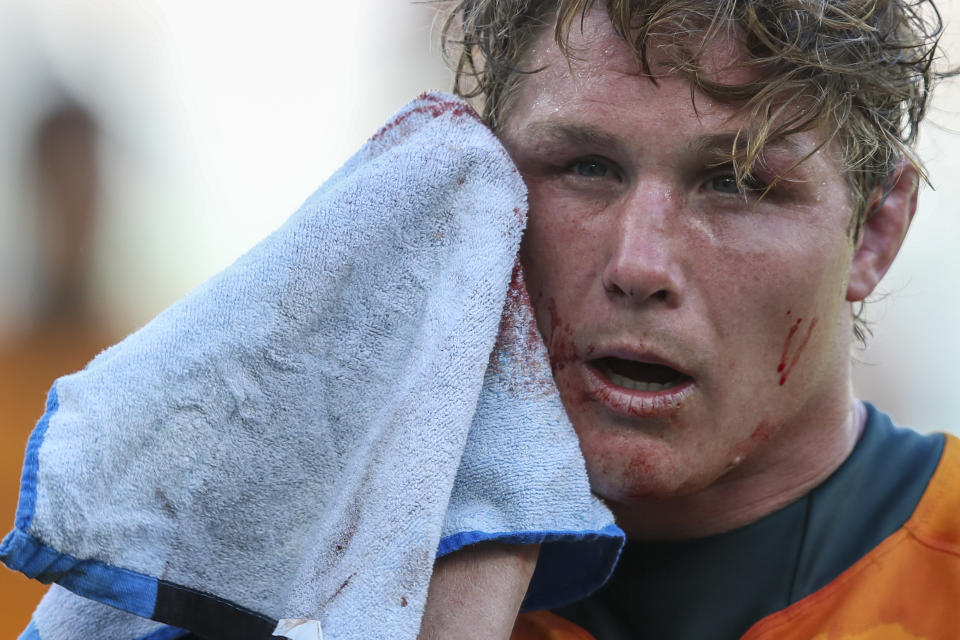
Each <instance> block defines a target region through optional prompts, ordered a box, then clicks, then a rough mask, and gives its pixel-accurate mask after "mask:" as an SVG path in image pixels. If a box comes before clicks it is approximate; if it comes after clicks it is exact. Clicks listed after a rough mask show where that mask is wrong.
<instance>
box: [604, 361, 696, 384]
mask: <svg viewBox="0 0 960 640" xmlns="http://www.w3.org/2000/svg"><path fill="white" fill-rule="evenodd" d="M589 364H590V366H592V367H593V368H594V369H595V370H596V371H597V372H598V373H600V375H602V376H603V377H604V378H606V379H607V380H609V381H610V382H612V383H613V384H615V385H617V386H618V387H623V388H624V389H629V390H631V391H648V392H656V391H666V390H668V389H672V388H674V387H678V386H680V385H682V384H684V383H686V382H689V381H690V380H691V378H690V376H688V375H686V374H684V373H681V372H679V371H677V370H676V369H674V368H672V367H668V366H666V365H662V364H654V363H651V362H637V361H635V360H623V359H621V358H597V359H596V360H591V361H590V362H589Z"/></svg>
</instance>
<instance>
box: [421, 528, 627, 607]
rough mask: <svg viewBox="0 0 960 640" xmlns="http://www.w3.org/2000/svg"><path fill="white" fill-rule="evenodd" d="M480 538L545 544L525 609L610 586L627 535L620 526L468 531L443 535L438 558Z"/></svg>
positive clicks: (567, 601) (566, 600)
mask: <svg viewBox="0 0 960 640" xmlns="http://www.w3.org/2000/svg"><path fill="white" fill-rule="evenodd" d="M478 542H502V543H507V544H540V545H541V547H540V561H539V562H538V563H537V568H536V570H535V571H534V573H533V577H532V578H531V579H530V587H529V588H528V590H527V596H526V598H525V599H524V601H523V605H522V606H521V607H520V611H537V610H540V609H553V608H555V607H559V606H562V605H565V604H570V602H572V601H574V600H575V599H577V598H583V597H585V596H586V595H587V594H588V593H590V592H592V591H595V590H597V589H599V588H600V587H602V586H603V585H604V584H606V582H607V580H609V579H610V576H611V575H612V574H613V569H614V567H615V566H616V564H617V560H618V559H619V558H620V552H621V550H622V549H623V545H624V543H625V542H626V534H625V533H624V532H623V530H622V529H620V527H618V526H617V525H615V524H610V525H607V526H606V527H604V528H603V529H600V530H599V531H583V530H577V531H506V532H504V531H498V532H487V531H463V532H460V533H455V534H453V535H450V536H447V537H445V538H442V539H441V540H440V545H439V547H438V549H437V557H438V558H440V557H442V556H445V555H446V554H448V553H451V552H453V551H456V550H458V549H462V548H463V547H466V546H468V545H471V544H476V543H478ZM571 545H573V546H575V547H576V548H575V549H571V548H570V546H571ZM571 593H575V594H577V598H573V597H571V595H570V594H571Z"/></svg>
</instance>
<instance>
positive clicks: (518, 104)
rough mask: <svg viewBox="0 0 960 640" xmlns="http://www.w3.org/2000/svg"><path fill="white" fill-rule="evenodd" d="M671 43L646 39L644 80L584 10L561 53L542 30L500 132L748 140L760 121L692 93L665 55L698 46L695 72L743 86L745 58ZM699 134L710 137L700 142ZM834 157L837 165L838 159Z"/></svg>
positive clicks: (606, 28) (721, 48)
mask: <svg viewBox="0 0 960 640" xmlns="http://www.w3.org/2000/svg"><path fill="white" fill-rule="evenodd" d="M677 44H678V43H677V41H676V38H667V37H660V38H658V37H656V36H654V37H652V38H651V39H650V40H649V42H648V45H647V59H648V62H649V67H650V71H651V73H652V74H653V76H654V78H655V80H653V81H652V80H651V78H650V77H649V76H647V75H646V74H645V73H644V71H643V70H642V68H641V65H640V63H639V62H638V61H637V59H636V57H635V55H634V53H633V52H632V51H631V48H630V47H629V46H628V45H627V43H626V42H624V41H623V39H622V38H621V37H620V36H619V35H618V34H617V33H616V32H615V31H614V29H613V26H612V25H611V24H610V22H609V20H608V18H607V16H606V14H605V13H604V12H603V11H599V10H593V11H591V12H589V13H588V14H587V15H586V16H585V18H584V20H583V21H582V23H580V22H579V21H578V22H577V24H576V25H575V26H574V28H572V29H571V31H570V34H569V53H570V55H569V56H567V55H565V54H564V52H563V51H561V49H560V48H559V47H558V45H557V44H556V42H555V41H554V38H553V30H552V29H550V28H545V29H544V30H543V31H542V32H541V33H540V34H539V36H538V38H537V39H536V41H535V43H534V45H533V46H532V47H531V49H530V51H529V52H528V54H527V57H526V60H525V63H526V66H527V67H528V68H534V69H538V70H539V71H537V72H536V73H532V74H529V75H525V76H522V78H521V80H520V83H519V87H518V90H517V92H516V93H515V95H514V96H513V98H512V100H511V101H510V102H509V103H508V104H507V105H506V108H505V109H504V117H503V119H502V122H503V126H502V128H501V130H502V132H503V133H504V134H505V135H506V136H508V137H510V136H516V134H518V132H519V131H520V130H523V132H524V133H525V134H528V135H531V134H533V133H537V134H539V135H541V136H542V135H550V129H551V128H555V127H560V128H563V129H567V130H571V129H576V128H581V129H582V126H583V125H584V124H586V123H589V127H590V128H591V129H593V130H594V133H604V134H605V135H607V137H609V138H610V139H611V142H613V141H614V139H616V140H620V141H629V139H630V138H631V137H633V136H635V135H639V134H641V133H643V134H647V133H650V132H651V131H653V132H656V131H657V130H660V131H662V132H663V133H665V134H668V137H669V138H670V139H671V140H672V141H674V144H675V145H680V144H684V143H685V144H688V145H693V146H698V147H702V146H710V147H711V148H712V147H715V146H716V145H715V144H713V143H716V142H717V141H718V140H720V139H725V140H728V141H729V144H727V149H726V150H727V151H728V152H729V151H730V150H731V149H732V146H733V141H734V139H735V138H736V137H737V135H738V134H740V133H742V134H744V135H746V136H747V137H749V136H750V135H751V134H752V132H753V131H754V130H755V129H757V128H759V126H760V125H761V124H762V123H759V122H751V121H750V119H749V118H748V116H747V115H746V114H744V113H743V112H742V111H741V109H740V108H739V105H736V104H732V103H730V102H724V101H720V100H717V99H715V98H712V97H710V96H707V95H705V94H703V93H702V92H700V91H699V90H697V89H694V88H693V87H692V85H691V83H690V82H689V80H688V79H687V76H686V75H684V74H682V73H681V72H679V71H675V70H674V68H675V65H676V58H675V57H674V56H673V54H674V53H675V52H678V51H680V52H682V51H684V50H686V51H696V50H698V49H700V47H701V46H702V49H703V51H702V54H701V56H700V58H699V63H700V68H701V70H702V73H703V74H704V76H705V77H706V78H707V79H708V80H710V81H712V82H717V83H720V84H730V85H739V84H742V83H745V82H749V81H751V80H755V79H756V78H757V76H758V73H759V72H758V71H757V70H756V69H752V68H750V67H749V65H747V64H746V63H747V62H748V57H747V54H746V52H745V50H744V48H743V47H742V46H741V45H740V44H739V43H738V42H737V41H736V39H735V38H734V37H733V36H719V37H714V38H712V39H711V40H710V41H709V42H707V43H706V44H704V43H703V41H702V40H698V36H697V35H692V36H689V37H688V38H687V41H685V42H681V43H679V45H680V48H677ZM668 47H669V48H668ZM797 108H799V107H797ZM784 117H785V116H784ZM601 130H602V131H601ZM705 137H709V138H710V140H709V141H705V140H702V139H700V138H705ZM824 138H825V134H824V133H823V132H816V131H814V132H807V133H801V134H795V135H793V136H792V137H791V138H790V139H787V140H782V141H780V142H778V143H776V144H775V145H772V146H773V147H776V148H791V149H794V150H796V151H802V150H804V149H806V150H807V152H809V151H812V150H814V149H815V148H816V147H817V146H818V144H819V142H820V141H822V140H823V139H824ZM739 142H741V143H742V142H744V138H743V137H741V139H740V140H739ZM802 156H803V154H802V153H801V154H800V157H802ZM835 159H836V160H837V161H838V162H839V156H837V158H835Z"/></svg>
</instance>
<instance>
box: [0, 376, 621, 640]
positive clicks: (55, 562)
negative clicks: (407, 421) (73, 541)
mask: <svg viewBox="0 0 960 640" xmlns="http://www.w3.org/2000/svg"><path fill="white" fill-rule="evenodd" d="M59 406H60V402H59V395H58V392H57V383H56V382H55V383H54V384H53V386H52V387H51V389H50V392H49V393H48V394H47V404H46V411H45V412H44V414H43V416H42V417H41V418H40V420H39V422H38V423H37V426H36V428H34V430H33V432H32V433H31V434H30V439H29V440H28V443H27V451H26V455H25V459H24V465H23V473H22V475H21V481H20V496H19V502H18V505H17V515H16V521H15V528H14V530H13V531H11V532H10V533H9V534H7V536H6V537H5V538H4V539H3V542H2V543H0V560H2V561H3V562H4V563H5V564H6V565H7V566H8V567H10V568H11V569H14V570H16V571H20V572H22V573H23V574H25V575H26V576H27V577H29V578H34V579H37V580H39V581H41V582H46V583H49V582H57V583H58V584H60V585H61V586H63V587H65V588H66V589H69V590H70V591H72V592H74V593H76V594H77V595H80V596H83V597H86V598H89V599H91V600H96V601H97V602H102V603H104V604H107V605H110V606H113V607H117V608H118V609H122V610H124V611H128V612H130V613H133V614H135V615H138V616H142V617H145V618H151V619H157V618H156V617H155V615H156V614H157V613H159V612H157V611H156V610H157V608H158V591H159V590H160V587H163V591H164V593H165V594H168V595H169V594H173V602H172V603H171V604H174V605H176V604H177V601H180V602H181V603H182V604H183V605H189V604H190V602H188V601H187V600H191V599H192V600H198V599H201V600H207V599H208V598H212V596H209V595H208V594H202V593H200V592H196V591H193V590H190V589H187V588H184V587H180V586H179V585H173V584H169V583H165V584H163V585H160V581H158V580H157V579H156V578H154V577H150V576H146V575H143V574H141V573H137V572H135V571H131V570H128V569H122V568H120V567H115V566H112V565H109V564H106V563H104V562H100V561H97V560H80V559H78V558H75V557H73V556H71V555H69V554H66V553H61V552H59V551H57V550H55V549H53V548H51V547H48V546H46V545H44V544H43V543H42V542H40V541H39V540H37V539H36V538H34V537H33V536H31V535H30V534H29V533H27V531H28V530H29V528H30V524H31V523H32V521H33V516H34V512H35V510H36V503H37V486H38V484H37V475H38V471H39V465H40V447H41V446H42V444H43V440H44V437H45V436H46V433H47V429H48V428H49V425H50V419H51V418H52V416H53V415H54V414H55V413H56V412H57V410H58V409H59ZM625 539H626V536H625V534H624V533H623V531H622V530H621V529H620V528H619V527H617V526H616V525H607V526H606V527H604V528H603V529H601V530H599V531H583V530H578V531H508V532H502V531H500V532H488V531H462V532H459V533H456V534H454V535H451V536H447V537H445V538H443V539H441V540H440V544H439V546H438V549H437V554H436V555H437V557H438V558H440V557H443V556H445V555H447V554H448V553H451V552H453V551H456V550H458V549H461V548H463V547H465V546H468V545H472V544H476V543H478V542H485V541H495V542H501V543H508V544H540V545H542V547H541V550H540V558H541V560H546V561H545V562H539V563H538V565H537V570H536V571H535V572H534V575H533V578H532V579H531V582H530V589H529V591H528V593H527V598H526V599H525V600H524V603H523V606H522V609H521V610H523V611H532V610H537V609H550V608H554V607H558V606H561V605H564V604H568V603H569V602H570V601H571V598H570V595H569V594H570V593H571V592H573V593H576V594H578V595H580V596H581V597H582V595H583V594H584V593H585V591H584V588H585V587H586V589H587V591H588V592H589V591H593V590H595V589H598V588H599V587H601V586H603V584H604V583H606V581H607V580H608V579H609V577H610V574H611V573H612V571H613V567H614V566H615V565H616V562H617V559H618V558H619V556H620V551H621V549H622V548H623V544H624V542H625ZM569 545H575V546H577V547H578V548H577V549H575V550H571V549H570V548H569ZM560 558H565V561H563V562H561V561H560ZM571 558H573V559H574V560H573V561H571V560H570V559H571ZM166 599H169V598H166ZM212 599H213V600H217V601H219V602H218V604H219V605H224V606H226V607H227V608H231V609H234V610H235V611H234V612H231V613H240V614H241V617H245V616H244V615H243V614H250V615H252V616H253V617H254V618H258V619H259V620H258V622H260V623H261V624H262V623H263V622H264V621H265V617H264V616H262V615H260V614H257V613H256V612H253V611H249V610H246V609H244V608H243V607H239V606H237V605H235V604H233V603H229V602H225V601H220V599H218V598H212ZM163 608H166V607H163ZM159 617H160V618H167V617H168V616H167V615H161V616H159ZM176 617H178V616H176ZM160 621H161V622H173V623H174V624H177V621H174V620H169V619H167V620H160ZM31 626H32V625H31ZM183 626H188V625H183ZM188 628H189V627H188ZM171 630H172V631H171ZM168 631H169V632H171V633H173V632H176V633H180V632H182V629H177V628H175V627H168V628H165V629H161V630H159V631H158V632H156V633H160V632H164V633H167V632H168ZM30 633H32V634H34V635H28V634H30ZM156 633H155V634H151V635H150V636H148V637H147V638H144V639H142V640H168V639H170V638H176V637H178V636H177V635H158V636H156V637H153V636H154V635H156ZM23 634H24V635H22V636H21V638H23V639H24V640H39V639H40V636H39V634H38V633H37V632H36V629H35V628H33V629H32V630H31V627H28V628H27V629H26V630H24V632H23Z"/></svg>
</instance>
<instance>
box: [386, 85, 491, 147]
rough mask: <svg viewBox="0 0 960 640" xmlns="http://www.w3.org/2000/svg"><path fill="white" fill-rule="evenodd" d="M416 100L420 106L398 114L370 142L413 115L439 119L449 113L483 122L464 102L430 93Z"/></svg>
mask: <svg viewBox="0 0 960 640" xmlns="http://www.w3.org/2000/svg"><path fill="white" fill-rule="evenodd" d="M418 100H419V101H420V103H421V104H418V106H416V107H413V108H411V109H408V110H407V111H404V112H403V113H400V114H398V115H397V116H396V117H395V118H394V119H393V120H391V121H390V122H388V123H387V124H385V125H383V126H382V127H380V130H379V131H377V132H376V133H375V134H373V136H371V137H370V140H371V141H373V142H375V141H377V140H380V139H381V138H383V137H384V136H385V135H387V133H389V132H390V131H392V130H393V129H395V128H396V127H398V126H400V125H402V124H403V123H404V122H405V121H406V120H407V119H408V118H410V116H412V115H414V114H422V113H429V114H430V117H432V118H439V117H440V116H442V115H443V114H445V113H449V114H451V115H453V116H454V117H463V116H468V117H470V118H472V119H474V120H476V121H477V122H481V123H482V122H483V119H482V118H481V117H480V116H479V115H477V112H476V111H474V110H473V108H472V107H471V106H470V105H468V104H466V103H464V102H459V101H455V100H444V99H442V98H440V96H437V95H434V94H430V93H423V94H421V95H420V96H419V98H418Z"/></svg>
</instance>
